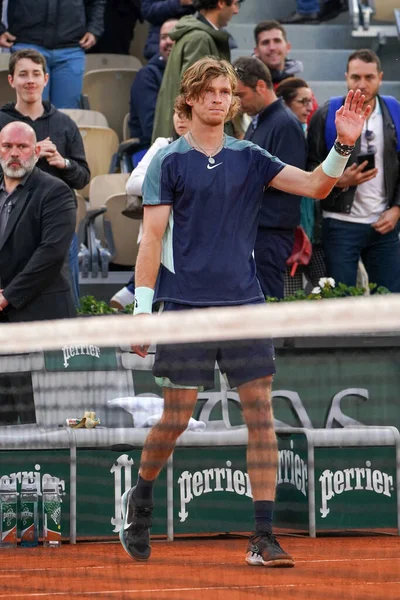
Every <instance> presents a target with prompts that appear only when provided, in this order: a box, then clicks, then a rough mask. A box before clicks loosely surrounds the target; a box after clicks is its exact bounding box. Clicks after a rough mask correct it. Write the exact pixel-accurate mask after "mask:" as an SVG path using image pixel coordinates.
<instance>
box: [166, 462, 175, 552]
mask: <svg viewBox="0 0 400 600" xmlns="http://www.w3.org/2000/svg"><path fill="white" fill-rule="evenodd" d="M173 456H174V454H173V453H172V454H171V456H170V457H169V458H168V461H167V541H168V542H173V541H174V459H173Z"/></svg>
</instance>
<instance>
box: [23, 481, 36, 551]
mask: <svg viewBox="0 0 400 600" xmlns="http://www.w3.org/2000/svg"><path fill="white" fill-rule="evenodd" d="M38 500H39V492H38V489H37V483H36V481H35V479H34V478H33V477H29V476H24V477H23V478H22V485H21V511H20V520H21V546H25V547H32V546H37V545H38V544H39V514H38Z"/></svg>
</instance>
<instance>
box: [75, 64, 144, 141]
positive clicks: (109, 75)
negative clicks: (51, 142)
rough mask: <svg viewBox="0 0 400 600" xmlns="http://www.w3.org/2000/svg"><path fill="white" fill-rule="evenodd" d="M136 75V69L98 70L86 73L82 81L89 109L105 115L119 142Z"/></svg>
mask: <svg viewBox="0 0 400 600" xmlns="http://www.w3.org/2000/svg"><path fill="white" fill-rule="evenodd" d="M136 73H137V69H100V70H98V71H91V72H90V73H86V75H85V76H84V79H83V94H84V96H87V97H88V100H89V107H90V109H91V110H97V111H99V112H101V113H103V115H105V117H106V118H107V121H108V124H109V126H110V127H111V128H112V129H114V131H116V132H117V134H118V137H119V139H120V140H122V137H123V123H124V117H125V115H126V113H127V112H128V111H129V100H130V90H131V85H132V82H133V80H134V79H135V75H136Z"/></svg>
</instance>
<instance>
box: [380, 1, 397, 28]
mask: <svg viewBox="0 0 400 600" xmlns="http://www.w3.org/2000/svg"><path fill="white" fill-rule="evenodd" d="M396 8H400V0H375V15H374V19H375V20H376V21H389V22H391V23H394V20H395V19H394V11H395V10H396Z"/></svg>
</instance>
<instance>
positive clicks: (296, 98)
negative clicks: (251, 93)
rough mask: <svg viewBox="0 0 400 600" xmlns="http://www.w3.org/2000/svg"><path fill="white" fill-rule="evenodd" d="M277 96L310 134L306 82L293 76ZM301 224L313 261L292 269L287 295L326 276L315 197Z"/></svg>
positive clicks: (306, 204)
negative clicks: (310, 245)
mask: <svg viewBox="0 0 400 600" xmlns="http://www.w3.org/2000/svg"><path fill="white" fill-rule="evenodd" d="M276 95H277V96H278V98H282V99H283V101H284V102H285V104H286V106H287V107H288V108H290V110H291V111H292V112H293V113H294V114H295V115H296V117H297V118H298V119H299V121H300V123H301V125H302V127H303V129H304V133H305V134H306V133H307V122H308V119H309V117H310V114H311V113H312V106H313V93H312V91H311V89H310V88H309V87H308V84H307V83H306V82H305V81H304V79H299V78H296V77H290V78H288V79H285V80H284V81H282V82H281V83H280V84H279V85H278V87H277V88H276ZM300 225H301V227H302V228H303V229H304V231H305V232H306V234H307V236H308V238H309V239H310V241H311V243H312V255H311V260H310V262H309V263H308V265H307V266H299V267H298V268H297V270H296V273H295V275H294V276H291V275H290V274H289V273H290V270H291V269H290V268H288V269H287V272H286V276H285V296H288V295H291V294H294V292H296V291H298V290H302V289H303V288H304V283H305V282H304V279H305V280H306V282H309V284H310V286H311V287H315V286H317V284H318V281H319V280H320V278H321V277H325V273H326V267H325V261H324V252H323V249H322V243H321V225H322V215H321V208H320V203H319V202H318V201H315V200H314V199H313V198H307V197H304V198H302V200H301V205H300Z"/></svg>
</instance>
